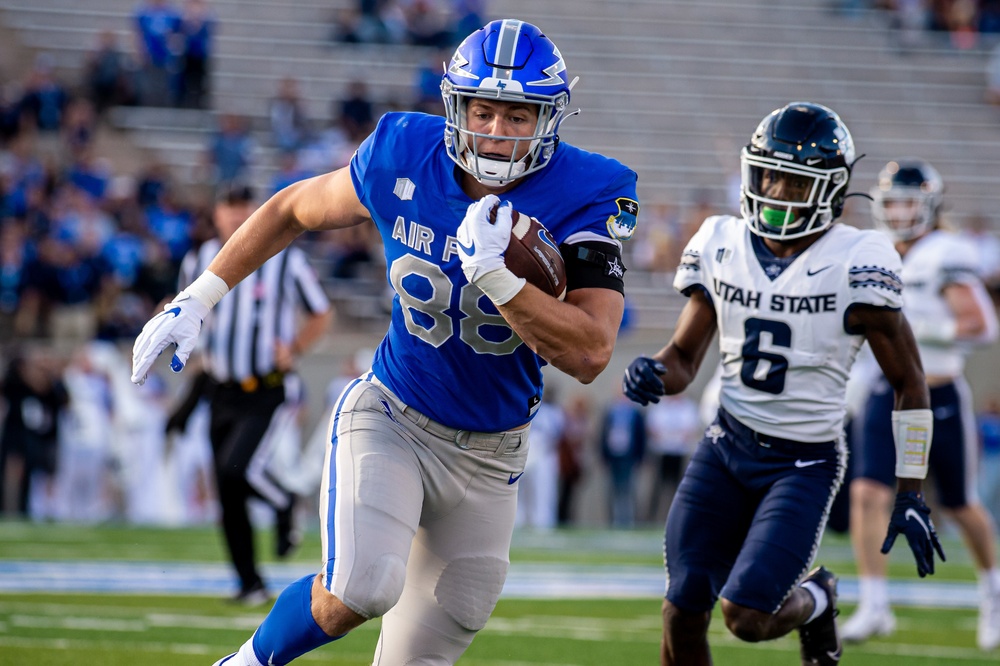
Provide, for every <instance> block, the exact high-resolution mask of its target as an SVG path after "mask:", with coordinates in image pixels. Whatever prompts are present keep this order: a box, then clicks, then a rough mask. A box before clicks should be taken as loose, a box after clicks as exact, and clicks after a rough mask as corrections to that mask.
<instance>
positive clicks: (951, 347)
mask: <svg viewBox="0 0 1000 666" xmlns="http://www.w3.org/2000/svg"><path fill="white" fill-rule="evenodd" d="M943 189H944V185H943V182H942V180H941V176H940V174H938V172H937V170H936V169H934V167H933V166H931V165H930V164H929V163H928V162H927V161H925V160H922V159H917V158H904V159H898V160H892V161H891V162H889V163H888V164H887V165H886V166H885V167H884V168H883V169H882V171H881V173H880V174H879V178H878V183H877V184H876V186H875V188H874V189H873V190H872V200H873V204H872V216H873V218H874V221H875V225H876V227H877V228H879V229H880V230H881V231H883V232H885V235H886V238H889V239H891V240H892V241H893V242H894V243H895V245H896V249H897V250H899V253H900V254H901V255H902V257H903V272H902V280H903V284H904V285H905V289H906V292H905V293H906V298H905V299H904V300H905V304H904V307H903V311H904V312H905V313H906V318H907V320H908V321H909V322H910V325H911V326H912V328H913V333H914V335H915V336H916V339H917V346H918V348H919V350H920V358H921V360H922V362H923V367H924V373H925V374H926V376H927V384H928V386H929V387H930V397H931V409H932V410H933V413H934V445H933V447H932V453H931V456H930V468H931V470H933V472H934V474H933V476H934V481H935V485H936V487H937V490H938V501H939V502H940V503H941V506H942V508H943V509H944V510H945V511H946V512H947V513H948V515H949V516H951V517H952V518H953V519H954V521H955V523H956V524H957V525H958V526H959V528H960V529H961V531H962V536H963V541H964V542H965V543H966V544H967V546H968V548H969V553H970V555H971V556H972V560H973V562H975V564H976V569H977V570H978V573H979V587H980V597H981V604H980V613H979V623H978V631H977V643H978V644H979V647H980V648H982V649H984V650H990V649H994V648H996V647H1000V570H998V569H997V565H996V546H995V543H996V533H995V531H994V527H993V522H992V520H991V519H990V516H989V514H988V512H987V511H986V509H985V508H984V507H983V506H982V504H980V502H979V498H978V496H977V492H976V478H977V457H978V441H977V437H976V434H975V420H974V417H973V414H972V400H971V395H970V393H969V387H968V385H967V384H966V382H965V380H964V378H963V377H962V373H963V370H964V368H965V358H966V355H967V354H968V352H969V351H970V349H971V348H972V346H973V345H974V344H983V343H989V342H993V341H995V340H996V337H997V318H996V312H995V310H994V308H993V305H992V303H991V302H990V300H989V297H988V295H987V293H986V289H985V288H984V287H983V283H982V281H981V280H980V279H979V276H978V275H977V272H978V271H977V269H978V267H977V261H976V257H977V254H976V250H975V248H974V247H973V246H972V244H971V243H970V242H969V241H967V240H965V239H963V238H962V237H961V236H959V235H957V234H954V233H950V232H947V231H944V230H941V229H938V228H937V222H938V211H939V209H940V207H941V195H942V190H943ZM872 386H873V388H872V390H871V392H870V396H869V398H868V402H867V405H866V408H865V413H864V428H863V431H864V435H863V436H862V437H861V438H860V441H858V442H857V443H856V446H855V448H856V451H855V456H854V462H853V466H854V467H853V472H854V478H853V480H852V481H851V485H850V497H851V520H850V525H851V541H852V544H853V546H854V553H855V557H856V559H857V563H858V572H859V574H860V600H859V601H860V603H859V605H858V610H857V612H856V613H855V614H854V615H853V616H851V618H850V619H849V620H848V621H847V622H846V623H845V624H844V626H843V628H842V632H841V633H842V636H843V638H844V640H848V641H863V640H866V639H867V638H869V637H871V636H877V635H878V636H884V635H887V634H890V633H892V632H893V631H894V630H895V626H896V619H895V617H894V615H893V613H892V610H891V609H890V607H889V585H888V579H887V576H886V570H887V562H886V558H885V557H883V556H882V555H881V554H880V553H879V544H880V543H881V535H880V533H881V531H882V530H883V529H884V526H885V524H886V523H887V522H888V520H889V514H890V511H891V507H892V484H893V482H894V479H893V476H892V470H893V468H894V466H895V462H896V461H895V459H894V457H893V456H892V452H891V451H887V450H886V449H885V447H883V446H881V444H882V440H884V439H885V438H886V437H887V436H888V435H887V433H888V432H889V430H890V429H891V427H892V426H891V411H892V404H891V400H892V397H891V390H890V389H889V386H888V384H887V383H886V382H885V381H884V380H881V379H875V381H873V383H872Z"/></svg>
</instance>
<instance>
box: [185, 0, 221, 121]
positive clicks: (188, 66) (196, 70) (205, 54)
mask: <svg viewBox="0 0 1000 666" xmlns="http://www.w3.org/2000/svg"><path fill="white" fill-rule="evenodd" d="M180 33H181V37H182V39H183V55H182V57H181V65H180V85H179V94H180V105H181V106H183V107H186V108H190V109H204V108H207V107H208V93H209V87H208V83H209V66H210V63H211V57H212V37H213V35H214V34H215V15H214V14H213V13H212V12H211V11H210V10H209V8H208V6H207V5H206V4H205V0H187V2H185V3H184V11H183V13H182V14H181V25H180Z"/></svg>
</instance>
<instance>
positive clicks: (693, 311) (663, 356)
mask: <svg viewBox="0 0 1000 666" xmlns="http://www.w3.org/2000/svg"><path fill="white" fill-rule="evenodd" d="M717 330H718V322H717V321H716V317H715V308H713V307H712V303H711V302H710V301H709V300H708V296H706V295H705V292H703V291H701V290H700V289H696V290H694V292H692V294H691V297H690V298H689V299H688V301H687V303H685V304H684V309H683V310H681V314H680V316H679V317H678V318H677V328H676V329H674V334H673V336H672V337H671V338H670V342H669V343H668V344H667V346H666V347H664V348H663V349H661V350H660V351H658V352H656V354H654V355H653V359H655V360H656V361H659V362H660V363H662V364H663V365H664V367H666V369H667V371H666V373H664V374H663V375H662V376H661V377H660V380H661V381H662V382H663V387H664V389H665V392H666V394H667V395H674V394H677V393H680V392H681V391H683V390H684V389H686V388H687V387H688V386H689V385H690V384H691V382H692V381H694V378H695V375H697V374H698V369H699V368H700V367H701V362H702V361H703V360H704V359H705V353H706V352H707V351H708V348H709V347H711V345H712V340H713V339H714V338H715V333H716V331H717Z"/></svg>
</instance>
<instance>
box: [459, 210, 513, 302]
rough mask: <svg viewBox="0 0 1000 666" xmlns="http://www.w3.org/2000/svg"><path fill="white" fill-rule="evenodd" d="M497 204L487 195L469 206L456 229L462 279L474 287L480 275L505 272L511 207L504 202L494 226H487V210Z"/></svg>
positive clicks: (492, 224)
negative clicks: (501, 270)
mask: <svg viewBox="0 0 1000 666" xmlns="http://www.w3.org/2000/svg"><path fill="white" fill-rule="evenodd" d="M497 204H500V197H498V196H497V195H495V194H487V195H486V196H485V197H483V198H482V199H480V200H479V201H477V202H475V203H473V204H472V205H471V206H469V209H468V210H467V211H466V212H465V219H463V220H462V224H460V225H459V226H458V233H457V234H456V238H457V239H458V255H459V258H460V259H461V260H462V272H464V273H465V278H466V279H467V280H468V281H469V282H472V283H473V284H475V283H476V281H477V280H479V279H480V278H481V277H482V276H483V275H486V274H487V273H489V272H490V271H495V270H497V269H498V268H506V264H504V260H503V254H504V252H506V251H507V244H508V243H510V229H511V226H512V225H513V211H514V206H513V205H512V204H511V203H510V202H509V201H505V202H503V203H502V204H500V207H499V208H498V209H497V216H496V222H495V223H491V222H490V210H491V209H492V208H493V207H494V206H496V205H497Z"/></svg>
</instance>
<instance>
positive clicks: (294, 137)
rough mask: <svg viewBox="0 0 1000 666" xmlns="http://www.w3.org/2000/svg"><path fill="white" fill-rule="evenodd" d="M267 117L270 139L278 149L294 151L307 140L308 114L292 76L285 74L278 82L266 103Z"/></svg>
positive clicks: (295, 80)
mask: <svg viewBox="0 0 1000 666" xmlns="http://www.w3.org/2000/svg"><path fill="white" fill-rule="evenodd" d="M267 117H268V123H269V126H270V130H271V141H272V142H273V143H274V145H275V147H276V148H278V150H281V151H285V152H289V151H296V150H298V149H299V148H302V147H303V146H304V145H305V144H306V143H307V142H308V141H309V131H310V122H309V114H308V113H307V112H306V105H305V101H304V100H303V99H302V95H301V93H300V92H299V81H298V79H296V78H295V77H294V76H286V77H284V78H282V79H281V81H280V82H279V83H278V92H277V94H276V95H275V96H274V97H272V98H271V101H270V102H269V103H268V109H267Z"/></svg>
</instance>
